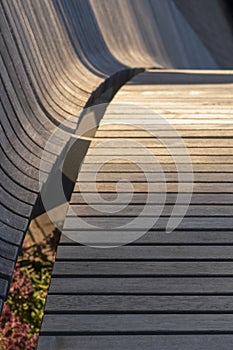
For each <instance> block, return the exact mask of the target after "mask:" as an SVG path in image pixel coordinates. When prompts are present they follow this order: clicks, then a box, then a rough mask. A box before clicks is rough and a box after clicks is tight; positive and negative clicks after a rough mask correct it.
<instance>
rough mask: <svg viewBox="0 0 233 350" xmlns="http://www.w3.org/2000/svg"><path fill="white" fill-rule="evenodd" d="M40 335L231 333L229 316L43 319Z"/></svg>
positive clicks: (106, 315)
mask: <svg viewBox="0 0 233 350" xmlns="http://www.w3.org/2000/svg"><path fill="white" fill-rule="evenodd" d="M41 332H42V334H43V333H45V334H51V333H52V334H59V332H62V333H63V334H65V333H68V334H70V333H71V334H72V333H74V334H84V335H87V334H96V333H97V334H98V333H99V334H101V333H104V334H116V333H118V334H119V333H120V334H127V333H131V334H132V333H133V334H135V333H138V334H140V333H141V334H143V333H148V334H156V333H167V334H169V333H170V334H172V333H174V332H183V333H195V332H196V333H205V332H206V333H208V332H212V333H214V332H215V333H218V332H227V333H232V332H233V315H224V316H223V315H221V314H217V315H216V314H215V315H208V314H204V315H203V314H199V315H195V314H191V315H186V314H184V315H160V314H158V315H148V314H147V315H144V314H142V315H140V317H138V315H108V314H105V315H66V314H63V317H62V318H61V317H60V315H45V316H44V321H43V325H42V330H41Z"/></svg>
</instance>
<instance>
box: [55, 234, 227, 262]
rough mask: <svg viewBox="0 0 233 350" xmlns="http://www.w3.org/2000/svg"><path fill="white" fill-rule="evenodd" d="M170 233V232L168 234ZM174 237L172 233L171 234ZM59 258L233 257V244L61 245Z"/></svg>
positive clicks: (58, 253) (217, 258)
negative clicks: (101, 246) (96, 246)
mask: <svg viewBox="0 0 233 350" xmlns="http://www.w3.org/2000/svg"><path fill="white" fill-rule="evenodd" d="M168 235H169V234H168ZM170 237H171V239H172V233H171V234H170ZM57 259H66V260H69V259H70V260H71V259H72V260H83V259H86V260H93V259H99V260H101V259H107V260H113V259H114V260H129V259H134V260H144V259H147V260H151V259H152V260H153V259H155V260H158V259H165V260H169V259H175V260H177V259H186V260H187V259H194V260H198V259H207V260H208V259H212V260H213V259H215V260H224V259H227V260H231V259H233V246H224V245H223V246H221V245H220V246H218V245H217V246H199V245H196V246H195V245H193V246H180V245H177V246H174V245H171V246H169V245H168V246H157V245H154V246H123V247H118V248H109V249H93V248H91V247H85V246H59V247H58V251H57Z"/></svg>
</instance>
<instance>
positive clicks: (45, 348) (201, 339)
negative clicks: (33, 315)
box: [38, 334, 233, 350]
mask: <svg viewBox="0 0 233 350" xmlns="http://www.w3.org/2000/svg"><path fill="white" fill-rule="evenodd" d="M232 345H233V336H232V335H231V334H230V335H229V334H227V335H226V334H221V335H217V334H215V335H214V334H205V335H200V334H195V335H174V334H173V335H135V334H134V335H121V336H119V335H111V336H109V335H107V336H104V335H102V336H101V335H98V336H93V335H91V336H81V337H80V336H70V335H67V336H65V335H63V336H61V335H59V336H55V335H53V336H43V337H40V339H39V345H38V349H40V350H55V349H56V350H73V349H75V348H77V349H82V350H109V349H112V350H119V349H124V350H132V349H135V350H142V349H143V350H151V349H154V348H156V350H168V349H169V350H170V349H173V350H187V349H189V350H197V349H198V350H206V349H208V347H209V348H210V349H211V350H219V349H222V350H230V349H231V348H232Z"/></svg>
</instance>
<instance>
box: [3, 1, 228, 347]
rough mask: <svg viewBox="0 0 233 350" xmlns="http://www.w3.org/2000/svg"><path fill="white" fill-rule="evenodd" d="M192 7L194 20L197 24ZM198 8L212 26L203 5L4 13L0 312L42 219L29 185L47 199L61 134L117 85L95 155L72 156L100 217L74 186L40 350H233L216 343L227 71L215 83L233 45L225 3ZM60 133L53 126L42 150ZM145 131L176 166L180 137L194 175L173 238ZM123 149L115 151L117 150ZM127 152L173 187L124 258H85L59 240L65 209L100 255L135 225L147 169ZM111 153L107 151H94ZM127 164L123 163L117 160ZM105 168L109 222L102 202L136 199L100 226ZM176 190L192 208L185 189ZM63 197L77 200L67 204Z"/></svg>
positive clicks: (156, 151) (81, 250)
mask: <svg viewBox="0 0 233 350" xmlns="http://www.w3.org/2000/svg"><path fill="white" fill-rule="evenodd" d="M208 2H209V0H208ZM192 6H194V7H195V12H196V11H197V12H198V14H199V15H200V16H198V18H197V17H196V19H195V16H192V15H191V13H192ZM207 8H208V13H209V16H206V4H205V5H202V4H201V3H200V2H199V1H198V4H196V2H195V4H194V1H192V0H191V1H190V2H189V4H187V2H184V1H182V0H181V1H180V0H173V1H168V0H165V1H162V2H161V1H157V0H156V1H149V0H146V1H143V2H142V1H139V0H135V1H134V2H133V4H131V3H130V2H122V1H113V0H107V1H105V0H104V1H101V4H100V2H97V1H92V0H90V1H79V0H78V1H75V0H70V1H68V2H66V1H63V0H62V1H58V0H55V1H53V2H45V1H43V2H36V1H34V2H32V1H30V0H24V1H23V2H17V1H11V2H9V1H7V0H3V1H2V2H1V5H0V26H1V38H0V44H1V45H0V46H1V55H0V70H1V81H0V91H1V105H0V113H1V126H0V132H1V153H0V156H1V170H0V171H1V172H0V175H1V192H0V200H1V211H0V213H1V214H0V219H1V224H0V229H1V231H0V310H1V309H2V305H3V300H5V299H6V297H7V292H8V290H9V284H10V280H11V277H12V273H13V268H14V264H15V261H16V259H17V255H18V252H19V249H20V247H21V245H22V242H23V239H24V236H25V232H26V230H27V228H28V225H29V223H30V220H31V218H32V217H34V216H36V215H38V213H40V211H41V210H43V208H42V209H41V208H39V209H38V207H40V205H38V206H37V204H38V202H39V200H38V198H39V197H38V195H39V192H40V190H41V189H40V186H39V176H40V175H41V176H42V177H43V181H44V185H43V187H42V191H44V192H47V190H48V189H49V187H50V183H51V181H52V180H51V174H53V173H54V172H55V173H56V169H59V159H60V156H61V154H62V151H63V150H64V144H65V140H66V138H67V135H69V134H72V133H74V131H75V130H76V128H77V125H79V126H80V123H81V122H82V120H81V119H80V118H79V115H80V112H81V111H83V108H84V107H85V106H90V105H91V104H95V103H97V102H98V103H99V102H103V101H104V102H109V101H110V100H111V99H112V98H113V96H114V94H115V93H116V92H117V90H118V89H119V88H120V87H121V86H122V85H123V84H125V83H126V82H127V81H128V84H126V85H124V87H123V88H122V89H121V90H120V91H119V93H118V94H116V96H115V98H114V100H113V103H112V104H110V105H109V106H108V109H107V111H106V113H105V115H104V116H103V118H102V120H100V119H101V118H100V119H99V121H98V122H100V125H99V128H98V130H97V132H96V134H95V133H94V132H92V135H91V136H92V137H93V140H92V142H89V141H88V142H86V141H85V144H86V149H85V151H83V150H81V149H80V150H79V151H80V152H79V154H81V153H83V155H85V153H86V151H87V155H86V157H85V160H84V163H83V165H82V170H81V174H83V176H84V180H85V181H84V183H85V184H84V185H85V191H84V192H85V193H88V192H89V194H90V202H91V203H92V204H93V203H97V210H95V209H93V208H91V207H89V206H87V204H86V203H85V199H84V198H83V197H82V196H81V194H80V192H79V189H80V188H79V184H78V182H77V183H76V185H75V190H74V192H73V194H72V198H71V202H70V208H69V210H68V215H67V217H66V218H65V223H64V234H63V235H62V238H61V242H60V245H59V248H58V253H57V260H56V263H55V267H54V271H53V277H52V282H51V286H50V290H49V295H48V301H47V305H46V309H45V317H44V321H43V325H42V330H41V337H40V340H39V345H38V349H39V350H41V349H46V350H51V349H64V350H66V349H70V348H72V349H75V348H80V349H84V350H85V349H88V350H92V349H101V350H104V349H109V348H112V349H119V348H122V349H125V350H128V349H143V350H144V349H145V350H146V349H154V348H155V346H156V349H158V350H165V349H166V350H168V349H179V350H184V349H185V350H186V349H187V348H189V349H191V350H194V349H197V348H198V349H201V350H202V349H213V350H215V349H217V348H218V349H219V348H220V347H221V348H223V350H225V349H229V350H230V349H231V348H232V342H233V340H232V336H231V335H226V334H224V333H233V329H232V321H233V320H232V298H231V296H232V290H233V282H232V276H233V272H232V267H233V266H232V261H233V240H232V234H231V233H232V226H233V221H232V220H233V215H232V204H233V203H232V182H233V178H232V174H233V151H232V150H233V144H232V137H233V127H232V105H233V104H232V81H233V78H232V76H233V72H232V71H226V70H225V69H226V68H228V69H229V68H231V65H232V63H231V57H232V43H231V40H230V34H229V33H230V25H229V22H228V21H227V19H226V17H225V13H224V9H223V7H222V6H221V5H220V2H219V3H217V1H215V0H214V2H213V6H209V7H208V5H207ZM201 9H203V11H202V10H201ZM113 14H114V16H113ZM211 16H212V17H211ZM211 18H215V21H213V20H211ZM208 22H210V23H208ZM218 28H221V29H218ZM213 33H214V34H213ZM219 33H221V35H220V34H219ZM222 33H225V34H224V35H222ZM223 48H224V49H223ZM224 50H225V52H224ZM135 67H142V69H141V68H140V69H139V70H138V69H135ZM151 67H153V68H164V69H163V70H162V69H161V70H159V71H158V70H153V69H150V68H151ZM146 68H148V71H147V72H145V73H144V74H141V75H138V76H137V77H135V78H134V79H132V80H130V81H129V79H130V78H132V77H133V76H135V74H136V73H138V72H139V71H142V70H144V69H146ZM177 69H179V70H177ZM182 69H183V70H182ZM187 69H202V71H197V70H196V71H195V70H189V71H187ZM203 69H208V70H206V71H204V70H203ZM217 69H219V70H217ZM122 102H123V103H128V107H127V108H126V110H125V112H124V113H122V110H121V109H120V108H119V104H120V103H122ZM145 111H146V112H145ZM158 115H160V116H161V117H162V118H164V119H163V120H166V123H170V125H172V127H174V128H175V129H176V130H177V132H178V134H177V136H176V137H174V135H173V133H172V132H169V131H168V130H167V128H166V125H167V124H166V123H163V122H162V123H161V122H159V123H158V120H157V118H156V116H158ZM80 120H81V121H80ZM124 122H127V123H128V125H125V124H124ZM60 123H62V124H63V127H62V128H61V130H59V133H58V134H57V135H56V137H54V139H53V141H51V140H49V138H50V136H51V135H53V134H54V131H55V130H57V127H58V125H60ZM106 124H107V125H106ZM133 124H137V125H138V127H137V128H135V127H134V125H133ZM145 125H147V127H146V130H145ZM150 131H153V132H155V131H157V132H159V135H160V138H161V140H163V141H164V142H170V141H171V140H172V142H173V155H175V156H176V161H177V163H181V164H183V158H182V157H183V151H182V150H181V149H180V146H179V135H180V136H181V137H182V138H183V140H184V142H185V144H186V147H187V150H188V151H189V153H190V156H191V160H192V162H193V168H194V179H195V183H194V191H193V197H192V199H191V205H190V207H189V209H188V211H187V215H186V217H185V218H184V219H183V221H182V222H181V223H180V225H179V227H178V228H177V229H176V231H175V232H174V233H173V234H171V235H166V234H165V233H164V232H165V227H166V225H167V222H168V218H169V216H170V214H171V211H172V208H173V206H174V204H175V202H176V196H177V192H178V190H179V188H178V180H179V179H178V177H177V174H176V165H175V164H174V161H173V159H172V157H171V156H170V154H169V152H168V150H167V149H166V147H164V146H163V145H162V146H161V142H158V140H157V139H154V138H153V137H152V136H151V132H150ZM119 138H120V139H121V147H119V146H118V147H115V146H114V141H116V140H117V139H119ZM127 138H129V139H131V140H135V141H138V142H140V143H141V144H143V145H144V146H145V147H147V148H148V149H149V150H150V152H151V154H152V155H154V156H156V158H157V160H158V161H159V162H160V163H161V165H162V166H163V170H164V173H165V176H166V181H167V188H168V189H167V192H168V194H167V199H166V203H165V208H164V211H163V213H162V215H161V218H160V219H159V220H158V223H157V224H156V225H154V226H153V227H152V229H151V230H150V231H149V232H148V233H147V234H146V235H145V236H143V237H140V238H139V239H137V240H136V241H135V242H133V243H132V245H129V246H125V247H119V248H115V249H113V248H111V249H104V250H100V249H94V248H91V247H85V246H81V245H79V244H78V242H75V241H72V240H71V239H70V238H68V237H71V236H72V234H74V236H72V237H73V238H76V239H77V238H78V237H75V232H73V233H72V231H74V229H75V228H76V227H75V222H74V220H75V216H74V215H73V212H72V210H73V211H75V213H76V212H77V213H78V214H79V215H80V217H82V218H85V220H87V221H89V223H92V224H94V225H96V224H98V225H99V227H100V230H101V234H102V236H101V237H102V238H101V239H103V240H106V241H108V240H109V241H110V242H111V241H112V240H113V238H112V237H111V234H112V233H113V231H114V232H116V234H117V235H121V234H124V232H120V230H119V232H118V231H117V230H118V229H117V226H118V225H119V224H124V223H126V222H127V220H129V219H130V218H134V217H135V216H137V215H138V213H139V212H140V210H142V208H143V205H144V204H145V200H146V197H147V183H146V181H145V178H144V176H143V174H142V173H141V172H140V170H139V169H138V166H137V165H138V164H141V165H143V166H144V167H145V168H147V170H148V171H149V172H152V173H153V167H152V165H153V164H151V161H150V158H148V157H146V156H145V155H144V153H141V149H140V148H138V147H130V149H128V150H126V147H127V146H126V145H127ZM48 140H49V141H48ZM107 140H108V141H113V146H111V147H105V146H104V147H101V142H104V141H107ZM89 144H90V148H89V150H88V146H89ZM46 145H47V146H49V147H48V148H46V150H45V146H46ZM96 146H98V148H96ZM123 154H124V155H125V156H129V157H131V161H128V160H127V159H124V160H122V159H121V156H122V155H123ZM42 155H43V162H42V163H41V157H42ZM105 156H110V157H118V156H119V159H115V160H114V161H111V159H110V161H109V162H107V163H106V164H105V165H104V167H103V168H102V169H101V172H100V174H99V178H98V179H97V185H98V186H97V187H98V189H99V191H100V194H101V195H102V197H103V198H105V199H106V200H108V201H109V202H108V205H109V208H110V209H113V207H111V206H112V204H111V201H112V200H113V199H114V196H115V195H116V183H117V181H118V180H119V179H121V178H122V176H123V177H124V176H125V177H126V178H127V180H129V181H131V182H132V184H133V186H134V195H133V196H132V203H131V204H130V205H129V206H128V207H127V208H126V209H124V210H123V212H121V213H120V214H119V213H118V214H115V215H105V214H103V213H101V204H100V203H99V202H98V201H99V199H98V198H97V199H96V197H95V196H94V193H93V192H92V190H93V187H92V185H93V181H92V177H91V176H92V173H93V169H94V167H95V165H96V164H100V163H101V162H103V160H104V159H105ZM132 161H135V162H136V163H137V164H136V165H135V164H133V162H132ZM151 169H152V170H151ZM184 172H185V170H184ZM160 175H161V174H159V172H158V173H156V177H155V180H154V181H150V182H151V183H153V184H154V185H155V192H156V193H157V192H158V193H157V194H158V196H157V200H158V203H157V202H156V203H153V205H154V204H156V205H157V204H161V201H162V197H161V193H160V192H161V191H162V190H161V188H162V186H163V184H164V182H163V181H162V180H161V179H160ZM189 175H190V174H188V172H187V173H186V177H188V176H189ZM184 183H186V182H185V181H184ZM185 186H186V187H184V192H185V191H186V192H187V193H188V191H189V190H190V188H189V181H187V183H186V185H185ZM158 189H160V191H158ZM71 192H72V188H71V189H70V190H69V194H68V197H69V196H70V195H71ZM123 192H125V193H126V192H127V191H126V190H123V191H122V193H123ZM48 193H49V191H48ZM122 198H123V199H122V201H123V202H124V198H125V197H124V196H122ZM91 203H90V204H91ZM39 204H40V203H39ZM59 204H60V203H59ZM153 205H152V206H151V208H149V209H150V210H149V213H148V215H145V218H144V223H142V224H141V226H140V225H134V226H133V227H132V228H133V229H132V230H131V231H130V232H125V234H126V235H128V238H129V237H130V236H131V235H134V234H135V233H136V232H137V231H138V230H139V229H140V228H144V226H146V225H147V220H148V219H149V218H150V217H154V216H156V215H155V214H154V209H156V206H153ZM182 205H184V203H180V210H181V209H182ZM36 210H37V211H36ZM98 211H99V212H100V213H99V212H98ZM178 216H179V215H178ZM109 225H110V226H111V225H114V227H116V229H114V230H113V231H112V230H110V229H109ZM100 230H99V229H97V230H96V229H94V230H92V231H91V230H90V229H89V228H86V226H85V222H84V224H81V225H80V226H79V231H80V234H82V235H85V237H86V238H87V242H86V243H90V242H91V239H93V237H94V236H93V232H94V233H95V234H96V237H98V234H99V231H100ZM134 231H135V232H134ZM94 238H95V237H94ZM137 238H138V237H137ZM94 240H95V239H94ZM97 241H98V238H97ZM91 243H93V245H94V243H95V242H91ZM99 243H101V242H99ZM102 243H106V242H102ZM116 243H118V244H119V243H120V240H119V239H118V241H117V242H116ZM97 313H98V315H97ZM214 332H216V333H220V334H221V335H213V333H214ZM202 333H203V334H202ZM107 334H108V336H106V335H107ZM162 334H169V337H164V336H163V335H162ZM194 334H195V336H194ZM223 334H224V335H223ZM48 335H49V336H48ZM69 335H72V336H73V337H68V336H69ZM77 335H80V336H77ZM89 335H90V336H89ZM96 335H98V336H96ZM132 335H133V337H132ZM223 344H224V345H223Z"/></svg>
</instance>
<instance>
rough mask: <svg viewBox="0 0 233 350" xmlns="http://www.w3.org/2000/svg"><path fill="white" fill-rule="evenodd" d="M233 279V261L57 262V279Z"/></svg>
mask: <svg viewBox="0 0 233 350" xmlns="http://www.w3.org/2000/svg"><path fill="white" fill-rule="evenodd" d="M167 275H171V276H173V275H179V276H192V275H195V276H215V275H216V276H219V275H221V276H233V262H220V261H218V262H210V261H208V262H187V261H186V262H164V261H163V262H144V261H140V262H135V261H134V262H127V261H124V262H111V261H108V262H96V261H95V262H91V261H89V262H80V261H75V262H73V261H57V262H56V264H55V266H54V269H53V276H54V277H69V276H71V277H80V276H86V277H88V276H90V277H91V276H155V277H156V276H167Z"/></svg>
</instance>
